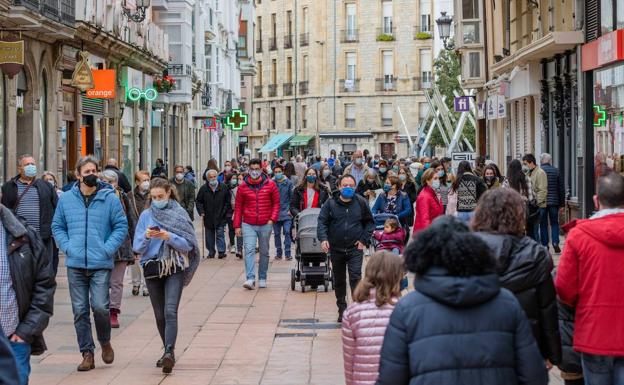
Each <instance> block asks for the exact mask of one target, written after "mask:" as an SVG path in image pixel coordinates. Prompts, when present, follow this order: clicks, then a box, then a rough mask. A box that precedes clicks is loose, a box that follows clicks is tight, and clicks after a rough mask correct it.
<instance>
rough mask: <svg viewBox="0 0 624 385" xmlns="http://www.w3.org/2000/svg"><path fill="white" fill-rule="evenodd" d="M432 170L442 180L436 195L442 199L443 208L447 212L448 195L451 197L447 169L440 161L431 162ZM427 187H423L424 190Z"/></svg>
mask: <svg viewBox="0 0 624 385" xmlns="http://www.w3.org/2000/svg"><path fill="white" fill-rule="evenodd" d="M431 168H432V169H434V170H435V172H436V174H438V177H439V178H440V187H438V188H437V189H436V193H437V194H438V196H439V197H440V200H441V201H442V206H443V207H444V211H446V206H447V205H448V195H449V186H448V183H447V180H448V179H447V175H446V169H445V168H444V165H443V164H442V163H440V161H437V160H434V161H433V162H431ZM424 187H425V186H424V185H423V188H424Z"/></svg>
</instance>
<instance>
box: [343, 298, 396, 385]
mask: <svg viewBox="0 0 624 385" xmlns="http://www.w3.org/2000/svg"><path fill="white" fill-rule="evenodd" d="M392 310H394V305H393V304H385V305H383V306H381V307H377V305H376V304H375V291H374V290H371V293H370V299H369V300H368V301H365V302H354V303H352V304H351V305H350V306H349V307H348V308H347V310H346V311H345V312H344V314H343V317H342V353H343V356H344V371H345V379H346V382H347V384H346V385H374V384H375V381H377V376H378V375H379V358H380V357H379V353H380V352H381V345H382V343H383V339H384V334H385V333H386V327H387V326H388V322H389V321H390V315H391V314H392Z"/></svg>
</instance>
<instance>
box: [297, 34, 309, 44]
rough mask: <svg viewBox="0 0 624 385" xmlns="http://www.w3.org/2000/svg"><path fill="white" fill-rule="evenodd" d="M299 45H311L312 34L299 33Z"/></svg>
mask: <svg viewBox="0 0 624 385" xmlns="http://www.w3.org/2000/svg"><path fill="white" fill-rule="evenodd" d="M299 45H300V46H301V47H306V46H308V45H310V34H309V33H307V32H306V33H302V34H299Z"/></svg>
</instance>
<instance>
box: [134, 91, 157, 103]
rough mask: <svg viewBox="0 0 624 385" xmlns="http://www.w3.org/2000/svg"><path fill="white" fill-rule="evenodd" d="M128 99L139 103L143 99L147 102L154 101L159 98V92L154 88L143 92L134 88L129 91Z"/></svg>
mask: <svg viewBox="0 0 624 385" xmlns="http://www.w3.org/2000/svg"><path fill="white" fill-rule="evenodd" d="M127 96H128V99H130V100H131V101H133V102H137V101H139V100H140V99H141V98H143V99H145V100H147V101H150V102H152V101H154V100H156V98H157V97H158V91H156V90H155V89H153V88H148V89H146V90H141V89H139V88H136V87H133V88H130V89H129V90H128V93H127Z"/></svg>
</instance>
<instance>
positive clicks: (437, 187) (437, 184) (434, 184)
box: [431, 179, 440, 190]
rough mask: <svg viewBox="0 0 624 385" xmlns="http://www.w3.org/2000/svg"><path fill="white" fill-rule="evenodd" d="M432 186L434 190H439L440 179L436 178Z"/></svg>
mask: <svg viewBox="0 0 624 385" xmlns="http://www.w3.org/2000/svg"><path fill="white" fill-rule="evenodd" d="M431 187H433V189H434V190H437V189H439V188H440V180H439V179H436V180H434V181H432V182H431Z"/></svg>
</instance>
